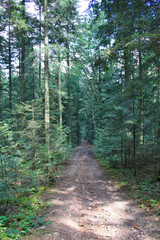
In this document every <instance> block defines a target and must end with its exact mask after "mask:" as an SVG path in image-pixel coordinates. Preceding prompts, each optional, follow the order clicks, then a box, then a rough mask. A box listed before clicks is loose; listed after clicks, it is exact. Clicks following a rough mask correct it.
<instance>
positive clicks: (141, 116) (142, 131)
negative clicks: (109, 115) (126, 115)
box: [138, 36, 144, 145]
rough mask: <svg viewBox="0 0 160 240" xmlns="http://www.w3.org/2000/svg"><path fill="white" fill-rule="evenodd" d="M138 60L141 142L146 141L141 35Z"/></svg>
mask: <svg viewBox="0 0 160 240" xmlns="http://www.w3.org/2000/svg"><path fill="white" fill-rule="evenodd" d="M138 60H139V81H140V93H139V95H140V96H139V118H140V144H141V145H143V143H144V118H143V117H144V116H143V104H144V103H143V87H142V84H143V83H142V81H143V77H142V54H141V37H140V36H139V38H138Z"/></svg>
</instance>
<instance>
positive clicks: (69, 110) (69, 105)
mask: <svg viewBox="0 0 160 240" xmlns="http://www.w3.org/2000/svg"><path fill="white" fill-rule="evenodd" d="M67 32H68V35H69V27H68V30H67ZM69 58H70V50H69V36H68V42H67V70H68V71H67V89H68V127H69V144H71V142H72V126H71V96H70V91H71V86H70V85H71V83H70V59H69Z"/></svg>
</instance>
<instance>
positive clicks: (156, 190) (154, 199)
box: [98, 158, 160, 216]
mask: <svg viewBox="0 0 160 240" xmlns="http://www.w3.org/2000/svg"><path fill="white" fill-rule="evenodd" d="M98 160H99V162H100V164H101V166H103V168H104V169H105V170H106V171H107V174H109V175H110V177H111V178H112V179H113V180H115V181H116V186H117V187H118V188H119V189H120V190H125V191H127V194H129V195H130V197H132V198H134V199H136V201H137V202H138V204H140V206H141V207H142V208H147V209H149V210H153V213H155V214H156V215H157V216H160V182H159V181H156V180H155V179H154V178H153V175H151V176H150V175H146V176H145V175H143V177H142V175H140V172H139V174H137V175H138V176H137V177H134V176H133V172H132V171H131V170H128V169H121V168H113V167H112V166H111V164H110V163H109V161H106V160H103V159H99V158H98ZM144 170H145V169H143V171H144Z"/></svg>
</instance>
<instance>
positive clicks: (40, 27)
mask: <svg viewBox="0 0 160 240" xmlns="http://www.w3.org/2000/svg"><path fill="white" fill-rule="evenodd" d="M41 11H42V9H41V3H39V99H40V98H41V78H42V74H41V68H42V66H41V65H42V64H41V58H42V53H41V51H42V47H41V41H42V24H41V21H42V17H41Z"/></svg>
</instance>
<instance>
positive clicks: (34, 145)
mask: <svg viewBox="0 0 160 240" xmlns="http://www.w3.org/2000/svg"><path fill="white" fill-rule="evenodd" d="M32 122H33V128H32V146H33V158H34V159H36V133H35V126H34V125H35V118H34V103H32ZM34 167H35V166H34Z"/></svg>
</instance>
